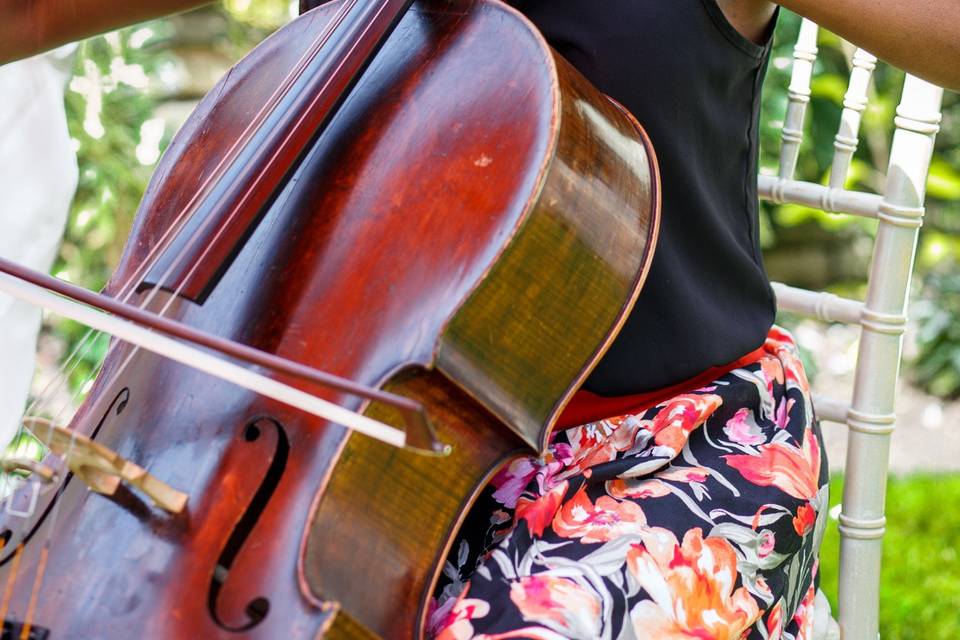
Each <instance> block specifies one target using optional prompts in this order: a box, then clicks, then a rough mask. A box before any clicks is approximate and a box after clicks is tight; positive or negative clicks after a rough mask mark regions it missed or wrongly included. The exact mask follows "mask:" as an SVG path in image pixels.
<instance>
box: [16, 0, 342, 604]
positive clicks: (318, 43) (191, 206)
mask: <svg viewBox="0 0 960 640" xmlns="http://www.w3.org/2000/svg"><path fill="white" fill-rule="evenodd" d="M355 4H356V0H350V1H348V2H345V3H344V4H343V5H342V6H341V8H340V9H339V10H338V12H337V13H336V14H335V15H334V17H333V19H332V20H331V21H330V22H329V23H328V24H327V25H326V26H325V28H324V30H323V31H322V32H321V33H320V34H319V35H318V36H317V37H316V38H315V39H314V41H313V43H312V44H311V46H310V47H308V48H307V50H306V51H305V52H304V54H302V55H301V57H300V59H299V60H298V62H297V65H295V68H294V70H293V71H291V72H290V73H288V74H287V76H286V77H285V79H284V82H282V83H281V84H280V86H279V87H278V88H277V90H275V91H274V94H273V95H272V96H271V99H270V100H268V101H266V103H265V104H264V106H263V107H262V108H261V110H260V111H259V112H258V113H257V115H256V116H255V117H254V118H253V119H252V120H251V123H250V124H249V125H248V126H247V128H246V129H245V130H244V132H243V134H242V135H241V136H239V137H238V139H237V141H236V142H235V143H234V144H233V145H232V146H231V147H230V149H228V151H227V152H226V153H225V154H224V156H223V158H221V160H220V161H219V163H218V164H217V166H216V167H215V168H214V170H213V171H211V173H210V174H209V175H208V177H207V178H206V180H205V181H204V183H203V184H202V185H201V187H200V188H199V189H197V190H196V191H195V192H194V196H193V197H192V198H191V200H190V201H189V202H188V204H187V205H186V206H185V207H184V208H183V209H182V210H181V212H180V213H179V214H178V215H177V216H176V218H175V220H174V222H173V224H171V225H170V226H169V227H168V228H167V230H166V231H165V232H164V233H163V234H162V235H161V237H160V239H159V240H158V241H157V242H156V244H154V246H153V247H151V249H150V251H149V252H148V255H147V257H146V258H145V259H144V260H143V261H142V262H141V264H140V266H138V267H137V268H136V269H135V270H134V272H133V273H132V274H131V275H130V276H129V277H128V278H127V280H126V282H125V283H124V284H122V285H121V286H120V292H121V293H120V295H119V296H118V297H119V298H121V299H122V300H123V301H124V302H128V301H129V300H130V298H131V297H132V296H133V294H134V293H135V290H136V286H137V282H138V281H139V280H140V278H141V277H142V275H143V274H145V273H146V272H147V270H148V269H149V268H150V267H152V266H153V264H154V263H155V262H156V259H157V254H158V253H159V251H160V250H161V248H163V247H165V245H166V244H167V239H168V238H169V237H171V234H172V233H173V231H174V229H176V231H177V232H179V231H180V230H181V229H182V227H183V226H185V222H186V220H187V216H188V215H189V214H190V213H192V212H195V209H196V207H195V204H196V202H197V199H198V197H199V195H200V194H202V193H204V192H205V191H206V190H207V188H208V186H209V185H210V184H211V182H212V181H213V179H214V178H217V177H220V174H221V173H222V170H223V167H224V166H225V165H226V164H227V163H228V161H232V160H233V159H234V158H235V157H236V156H237V155H239V154H238V153H237V152H235V150H236V149H237V148H238V146H239V144H240V142H241V141H243V142H245V143H246V142H247V141H246V140H244V138H245V137H247V138H249V137H250V136H251V135H252V134H249V133H248V132H250V131H252V130H254V128H255V127H256V128H259V127H260V126H261V125H262V123H263V121H264V120H265V119H266V112H267V111H268V110H269V109H273V108H275V107H276V102H278V101H279V99H280V94H281V92H283V93H284V94H285V93H286V92H287V91H289V90H290V85H292V83H293V82H294V81H295V80H296V78H297V77H299V76H300V75H301V74H302V68H303V67H305V66H306V64H307V63H308V62H309V60H313V59H314V58H315V57H316V55H317V54H318V53H319V51H320V49H321V48H322V46H323V45H324V44H325V43H326V42H327V41H328V40H329V38H330V36H331V35H332V33H333V30H334V29H335V27H336V26H338V25H339V24H340V23H341V22H342V21H343V18H344V17H345V16H346V14H347V13H348V12H349V10H350V9H352V7H353V6H354V5H355ZM271 101H272V102H273V103H274V104H271ZM235 212H236V210H234V212H231V214H230V217H228V222H229V221H230V220H232V217H233V215H235ZM213 217H214V216H208V217H207V218H205V219H204V220H202V221H201V224H200V225H199V226H200V229H198V233H197V235H200V232H201V231H202V230H204V228H205V227H206V226H208V225H210V224H212V223H213V220H212V219H213ZM221 231H222V227H221V230H219V231H218V232H217V234H216V235H215V239H216V238H219V235H220V232H221ZM198 241H199V240H198V239H197V237H196V236H194V237H193V238H191V239H190V241H188V242H187V243H185V244H186V246H185V247H184V250H183V251H181V252H180V253H179V254H178V255H177V256H176V257H175V259H174V260H173V261H172V263H171V267H170V268H168V270H167V271H166V272H165V273H164V275H163V276H162V277H161V282H163V281H164V280H166V279H168V278H169V277H170V275H171V273H172V271H173V268H174V266H176V265H177V263H178V262H182V260H184V259H185V256H186V253H187V251H189V249H190V248H191V246H190V243H191V242H198ZM203 255H206V251H205V252H204V254H203ZM191 273H192V270H191ZM159 291H160V286H159V285H158V286H157V287H156V288H154V289H152V290H151V291H150V292H149V293H148V294H147V295H146V296H144V298H145V299H144V300H143V301H142V303H140V304H139V305H138V306H139V307H140V308H141V309H146V308H147V307H148V306H149V305H150V304H151V303H152V301H153V300H154V299H155V298H156V296H157V295H159ZM181 292H182V285H181V287H178V290H177V291H176V292H175V293H174V295H173V296H171V297H170V299H169V300H168V301H167V302H166V303H165V304H164V306H163V308H162V309H161V311H160V312H159V314H160V315H161V316H162V315H164V314H165V313H166V312H167V311H168V310H169V308H170V306H172V304H173V303H174V302H175V301H176V297H177V296H178V295H179V293H181ZM137 351H138V347H136V346H134V347H133V348H132V349H131V352H130V353H129V354H128V355H127V357H126V358H125V359H124V361H123V363H122V364H121V365H120V366H119V367H118V368H117V369H116V372H115V374H114V375H113V376H112V377H111V379H110V381H109V382H108V383H106V384H105V388H111V387H112V386H113V385H114V384H115V383H116V382H117V381H118V380H119V378H120V376H121V375H122V373H123V372H124V370H125V369H126V368H127V366H128V364H129V362H130V361H131V359H132V357H133V355H134V354H135V353H136V352H137ZM71 431H72V432H73V434H72V435H75V433H76V428H74V429H71ZM75 441H76V438H75V437H72V438H71V442H70V444H69V446H68V447H67V450H66V453H65V455H64V456H63V457H64V459H69V456H70V455H71V453H72V451H73V448H74V443H75ZM63 475H64V476H66V474H63ZM61 482H63V481H62V480H61ZM62 502H63V500H62V499H57V498H56V497H55V498H54V506H53V514H52V520H51V524H50V526H49V527H48V529H47V534H46V539H45V541H44V547H43V550H42V553H47V551H48V549H49V545H50V542H51V540H52V539H53V534H54V532H55V529H56V527H55V524H56V521H57V519H58V514H59V511H60V507H61V504H62ZM21 549H22V544H21ZM18 552H19V550H18ZM45 571H46V563H45V562H44V563H41V565H38V568H37V574H36V576H35V579H34V591H37V589H38V585H39V584H40V583H41V582H42V579H43V575H44V573H45ZM11 586H12V585H11ZM35 597H36V596H31V602H32V603H33V602H35ZM28 613H30V614H31V615H32V610H31V611H30V612H28ZM2 619H3V617H2V616H0V620H2ZM27 622H28V623H29V619H28V621H27Z"/></svg>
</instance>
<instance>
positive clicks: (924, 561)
mask: <svg viewBox="0 0 960 640" xmlns="http://www.w3.org/2000/svg"><path fill="white" fill-rule="evenodd" d="M842 482H843V479H842V477H840V476H837V477H834V478H833V479H832V480H831V484H830V490H831V499H830V504H831V507H832V506H833V505H835V504H838V503H839V502H840V498H841V492H842ZM839 544H840V541H839V534H838V533H837V527H836V522H835V521H833V520H831V521H830V524H829V526H828V531H827V535H826V537H825V538H824V542H823V549H822V551H821V580H822V581H821V588H822V589H823V591H824V593H826V594H827V597H828V598H829V599H830V602H831V605H833V607H834V612H836V603H837V600H836V595H837V553H838V549H839ZM880 635H881V637H882V638H883V639H884V640H914V639H917V640H919V639H921V638H922V639H923V640H956V639H958V638H960V474H956V475H955V474H950V475H932V474H927V475H911V476H904V477H900V478H893V479H891V480H890V483H889V485H888V488H887V535H886V538H885V539H884V543H883V577H882V587H881V590H880Z"/></svg>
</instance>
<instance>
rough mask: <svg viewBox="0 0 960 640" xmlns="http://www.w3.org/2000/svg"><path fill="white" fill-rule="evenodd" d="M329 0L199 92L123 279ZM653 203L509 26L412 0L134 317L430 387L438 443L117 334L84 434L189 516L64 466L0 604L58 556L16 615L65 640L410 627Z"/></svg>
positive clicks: (644, 234) (5, 572)
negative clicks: (210, 371) (188, 262)
mask: <svg viewBox="0 0 960 640" xmlns="http://www.w3.org/2000/svg"><path fill="white" fill-rule="evenodd" d="M337 6H338V3H337V2H334V3H332V4H330V5H325V6H323V7H320V8H319V9H316V10H314V11H311V12H309V13H308V14H306V15H304V16H302V17H300V18H299V19H296V20H294V21H293V22H292V23H291V24H290V25H288V26H287V27H285V28H284V29H282V30H280V31H279V32H278V33H276V34H274V35H273V36H271V37H270V38H268V39H267V40H266V41H265V42H264V43H263V44H262V45H260V46H259V47H258V48H257V49H255V50H254V51H253V52H252V53H251V54H250V55H249V56H248V57H247V58H245V59H244V60H243V61H242V62H241V63H240V64H239V65H237V67H236V68H234V69H233V70H232V71H231V72H230V73H229V74H228V75H227V76H226V77H225V79H224V80H223V81H222V82H221V84H220V85H218V87H216V88H215V89H214V90H213V91H212V92H211V94H210V95H209V96H208V97H207V98H206V99H205V100H204V101H203V102H202V103H201V105H200V107H199V108H198V109H197V111H196V112H195V113H194V115H193V116H192V117H191V118H190V120H189V121H188V122H187V124H186V125H185V126H184V128H183V129H182V130H181V132H180V133H179V134H178V136H177V138H176V139H175V140H174V142H173V143H172V145H171V147H170V149H169V150H168V151H167V153H166V154H165V156H164V158H163V160H162V161H161V164H160V167H159V168H158V170H157V172H156V175H155V177H154V179H153V181H152V182H151V184H150V187H149V189H148V192H147V195H146V196H145V198H144V201H143V204H142V206H141V210H140V213H139V214H138V217H137V220H136V223H135V226H134V230H133V233H132V235H131V239H130V242H129V243H128V246H127V250H126V253H125V255H124V258H123V261H122V263H121V266H120V268H119V269H118V271H117V273H116V275H115V277H114V279H113V281H112V282H111V285H110V286H109V290H110V291H112V292H117V291H119V290H120V289H121V286H122V285H123V284H124V283H126V281H127V279H128V278H129V277H130V274H132V273H134V271H135V269H136V267H137V266H138V265H139V264H140V263H141V262H142V261H143V260H144V258H145V256H147V255H148V253H149V252H150V250H151V249H152V248H153V247H154V246H155V245H156V244H157V243H158V242H159V241H160V240H159V239H160V238H161V237H162V234H163V233H164V231H165V230H166V229H167V228H168V227H169V225H170V224H171V222H172V220H174V219H175V217H176V214H177V212H178V211H180V210H181V209H182V208H183V207H184V206H185V205H186V204H187V202H188V201H189V200H190V198H191V197H192V196H193V195H195V194H196V192H197V190H198V189H199V188H201V185H203V184H204V181H205V178H206V177H207V176H208V175H209V174H210V173H211V172H212V171H214V168H215V167H216V166H217V163H218V162H219V161H220V159H221V158H222V157H223V155H224V153H225V152H226V150H227V149H228V148H229V146H230V144H231V143H232V142H233V140H235V139H236V137H237V136H238V135H239V133H240V132H241V131H242V130H243V129H244V128H245V126H246V124H247V123H248V121H249V119H250V118H251V117H252V114H253V113H254V112H255V106H256V105H258V104H260V103H262V102H263V101H264V100H265V99H266V98H267V97H268V96H269V95H270V93H271V92H272V90H273V87H274V83H275V82H276V81H277V80H278V78H282V77H283V76H284V74H285V73H286V72H287V69H288V68H289V67H290V66H291V65H292V64H293V63H294V62H295V61H296V59H297V56H298V54H299V52H300V51H299V49H298V43H302V42H303V41H304V40H305V39H308V38H310V36H311V34H315V33H317V32H318V30H319V29H321V28H322V27H323V25H324V24H325V22H326V21H327V20H329V17H330V15H332V12H333V11H335V9H336V7H337ZM658 211H659V210H658V187H657V177H656V167H655V163H654V159H653V154H652V151H651V150H650V148H649V144H648V142H647V141H646V139H645V137H644V135H643V134H642V131H641V130H640V129H639V127H638V125H637V124H636V123H635V122H634V121H633V120H632V119H631V118H630V117H629V115H627V114H626V113H625V112H624V111H623V110H622V109H620V108H619V107H617V106H616V105H615V104H613V103H612V102H611V101H609V100H607V99H606V98H605V97H603V96H602V95H601V94H599V93H598V92H597V91H596V90H595V89H593V88H592V87H591V86H590V85H589V84H588V83H587V82H586V81H585V80H584V79H583V78H582V77H581V76H580V75H579V74H578V73H577V72H576V71H574V70H573V69H572V68H571V67H570V66H569V65H567V64H566V63H565V62H564V61H563V60H561V59H559V58H558V57H557V56H556V55H555V54H554V53H553V52H552V51H551V50H550V49H549V48H548V47H547V46H546V45H545V44H544V42H543V40H542V39H541V38H540V36H539V35H538V34H537V33H536V32H535V30H534V29H533V28H532V26H531V25H530V24H529V23H528V22H527V21H526V20H524V19H523V18H522V17H521V16H520V15H519V14H517V13H516V12H515V11H513V10H512V9H509V8H507V7H506V6H504V5H502V4H500V3H499V2H496V1H483V2H429V1H428V2H423V3H418V4H415V5H414V7H413V9H412V10H411V11H409V12H408V13H407V15H406V16H405V17H404V18H403V20H402V22H401V23H400V25H399V26H398V27H397V30H396V31H395V32H394V33H393V35H392V36H391V37H390V39H389V40H388V42H387V44H386V46H385V47H384V49H383V50H382V51H381V52H380V53H379V54H378V56H377V57H376V59H375V60H374V61H373V63H372V64H371V65H370V67H369V68H368V70H367V72H366V74H365V75H364V77H363V78H362V80H361V81H360V83H359V84H358V86H357V87H356V88H355V89H354V91H353V92H352V93H351V95H350V97H349V98H348V99H347V101H346V103H345V104H344V106H343V108H342V109H341V111H340V112H339V113H338V114H337V116H336V117H335V118H334V120H333V121H332V123H331V125H330V127H329V129H328V130H327V131H326V132H325V133H324V134H323V135H322V137H321V138H320V139H319V141H318V142H317V143H316V144H315V145H314V147H313V148H312V150H311V151H310V152H309V154H308V156H307V157H306V159H305V160H304V161H303V162H302V164H301V165H300V168H299V169H298V170H297V172H296V174H295V176H294V178H293V179H292V180H291V182H290V183H289V184H288V185H287V186H286V187H285V189H284V190H283V192H282V194H281V195H280V197H279V198H277V199H276V201H275V202H274V204H273V205H272V207H271V208H270V210H269V211H268V212H267V214H266V215H265V217H264V218H263V221H262V222H261V223H260V224H259V226H257V228H256V230H255V231H254V232H253V234H252V236H251V237H250V238H249V240H248V241H247V242H246V243H245V245H244V246H243V248H242V250H241V251H240V253H239V254H238V255H237V257H236V259H235V260H234V261H233V263H232V264H231V265H230V267H229V268H228V269H227V270H226V271H225V272H224V274H223V275H222V277H221V278H220V279H219V280H218V281H217V283H216V285H215V286H214V287H213V288H212V290H210V292H209V295H208V296H207V297H206V298H205V300H204V302H203V304H202V305H198V304H195V303H194V302H191V301H188V300H186V299H176V298H174V299H171V295H172V294H170V293H167V292H164V293H161V294H158V295H157V296H156V297H154V298H153V300H152V302H151V305H150V306H151V308H154V309H160V308H162V307H163V306H164V305H165V304H166V303H167V301H170V303H171V308H170V310H169V312H168V313H169V314H170V315H172V316H173V317H176V318H178V319H180V320H182V321H184V322H186V323H189V324H190V325H192V326H195V327H197V328H200V329H203V330H206V331H209V332H212V333H215V334H217V335H220V336H225V337H229V338H231V339H234V340H238V341H240V342H244V343H247V344H250V345H253V346H255V347H257V348H260V349H264V350H267V351H270V352H272V353H276V354H279V355H281V356H284V357H288V358H290V359H293V360H296V361H299V362H303V363H306V364H308V365H310V366H314V367H317V368H320V369H323V370H325V371H329V372H331V373H334V374H337V375H341V376H344V377H348V378H350V379H353V380H356V381H359V382H362V383H365V384H368V385H372V386H385V387H386V388H389V389H391V390H393V391H396V392H399V393H402V394H405V395H409V396H411V397H414V398H417V399H418V400H420V401H421V402H422V403H423V404H424V405H425V406H426V407H427V409H428V412H429V413H430V416H431V418H432V420H433V421H434V422H435V424H436V426H437V429H438V432H439V434H440V437H441V438H442V439H443V440H444V441H446V442H448V443H450V444H451V445H453V453H452V454H451V455H450V456H448V457H444V458H431V457H423V456H420V455H417V454H415V453H412V452H409V451H402V450H396V449H391V448H389V447H387V446H385V445H382V444H381V443H379V442H376V441H373V440H370V439H368V438H364V437H362V436H357V435H351V434H350V433H349V432H347V430H345V429H343V428H342V427H339V426H336V425H332V424H328V423H324V422H323V421H322V420H319V419H316V418H312V417H309V416H304V415H301V414H299V413H297V412H295V411H293V410H291V409H289V408H287V407H286V406H283V405H280V404H279V403H276V402H273V401H270V400H265V399H263V398H261V397H258V396H256V395H254V394H251V393H248V392H246V391H243V390H241V389H237V388H234V387H232V386H231V385H229V384H227V383H223V382H219V381H216V380H213V379H210V378H209V377H207V376H204V375H202V374H199V373H196V372H193V371H191V370H188V369H186V368H184V367H182V366H179V365H174V364H172V363H169V362H166V361H163V360H162V359H159V358H157V357H155V356H153V355H150V354H147V353H140V352H137V353H135V354H134V355H133V356H132V358H131V359H130V364H129V365H128V366H127V367H126V368H125V369H123V371H122V372H121V373H120V375H119V377H118V378H115V376H114V374H116V373H117V372H118V370H119V367H120V363H121V362H123V360H124V359H125V358H126V356H127V355H128V354H130V350H129V349H128V348H127V347H124V346H120V347H117V348H115V349H114V350H113V352H112V353H111V354H110V355H109V356H108V361H107V363H106V364H105V366H104V371H103V373H102V374H101V376H100V377H99V379H98V382H97V384H96V385H95V387H94V390H93V391H92V392H91V396H90V400H88V402H87V403H86V404H85V405H84V406H83V407H82V408H81V411H80V412H79V414H78V416H77V417H76V418H75V419H74V422H73V425H72V426H73V427H75V428H77V429H79V430H80V431H81V432H83V433H85V434H93V435H95V439H96V440H97V441H98V442H100V443H101V444H104V445H106V446H108V447H111V448H113V449H115V450H117V451H118V452H119V453H120V454H121V455H123V456H125V457H128V458H129V459H131V460H133V461H135V462H136V463H138V464H140V465H141V466H143V467H145V468H147V469H148V470H149V471H150V472H151V473H153V474H154V475H156V476H157V477H159V478H161V479H163V480H164V481H166V482H168V483H169V484H171V485H172V486H174V487H176V488H177V489H179V490H182V491H185V492H187V493H188V494H189V495H190V501H189V502H188V505H187V509H186V512H185V513H183V514H180V515H175V516H171V515H168V514H165V513H163V512H160V511H159V510H156V509H154V508H152V507H151V506H149V505H148V504H147V503H145V502H144V501H142V500H141V499H140V497H139V496H137V495H135V494H133V493H131V492H129V491H125V492H121V493H120V494H119V495H118V496H115V497H113V498H106V497H103V496H99V495H93V494H90V493H89V492H88V491H87V490H86V489H85V488H84V487H83V486H81V485H80V483H79V482H77V481H71V482H69V483H68V484H67V486H66V488H65V490H64V491H63V493H62V495H60V496H59V498H58V499H57V500H56V502H55V503H53V502H51V500H50V499H49V496H47V497H46V498H45V499H44V500H42V501H41V505H40V508H39V509H38V511H37V514H36V516H35V517H34V518H32V519H30V520H29V521H27V522H24V521H23V520H22V519H17V518H14V517H12V516H9V515H3V516H0V518H2V521H0V522H2V525H3V526H4V527H7V528H9V529H10V531H11V534H10V540H9V542H8V543H7V545H6V546H5V547H4V549H3V550H2V556H0V563H2V565H0V585H7V584H9V585H10V587H9V593H10V596H9V597H10V600H9V608H8V611H7V613H6V615H7V617H8V618H10V619H14V620H22V619H23V618H24V617H25V616H26V614H27V609H28V606H29V601H30V595H31V592H32V590H33V578H34V576H35V575H36V574H37V568H38V566H39V564H40V563H41V562H42V559H43V557H44V556H45V555H46V557H47V559H46V570H45V573H44V575H43V580H42V585H41V587H42V588H41V589H40V590H39V596H38V598H37V600H36V606H35V611H34V613H33V617H32V621H33V622H34V623H35V624H37V625H40V626H42V627H44V628H47V629H50V630H51V634H52V635H51V637H52V638H54V639H57V640H58V639H59V638H72V637H91V638H93V637H96V638H114V637H116V638H129V637H131V636H132V635H133V636H137V637H141V638H230V637H244V638H247V637H249V638H270V639H274V638H313V637H319V636H323V635H326V636H328V637H366V636H376V635H379V636H383V637H389V638H408V637H414V636H416V635H417V634H419V633H420V632H421V631H422V618H423V613H424V607H425V602H426V598H427V597H428V595H429V593H430V592H431V590H432V587H433V584H434V583H435V580H436V576H437V573H438V571H439V564H440V562H441V561H442V559H443V557H444V555H445V553H446V551H447V549H448V548H449V546H450V544H451V542H450V541H451V538H452V536H453V535H454V533H455V530H456V527H457V525H458V523H459V522H460V521H461V519H462V516H463V513H464V511H465V509H466V508H467V507H468V506H469V504H470V502H471V501H472V499H473V497H474V495H475V494H476V492H477V490H478V488H479V487H480V486H482V484H483V483H484V481H485V480H486V479H487V478H488V477H489V476H490V475H491V474H492V473H493V472H494V471H495V469H496V468H497V467H498V465H500V464H502V463H503V462H504V461H505V460H508V459H509V458H510V457H512V456H514V455H517V454H518V453H521V452H530V451H534V450H537V449H539V448H541V447H542V446H543V445H544V443H545V441H546V438H547V437H548V435H549V431H550V428H551V425H552V422H553V420H554V419H555V418H556V416H557V415H558V413H559V412H560V411H561V410H562V408H563V406H564V404H565V403H566V401H567V400H568V399H569V397H570V395H571V394H572V393H573V391H574V390H575V388H576V387H577V385H578V384H579V383H580V381H582V379H583V378H584V377H585V376H586V374H587V373H588V372H589V370H590V368H591V367H592V365H593V364H594V363H595V361H596V360H597V359H598V358H599V356H600V355H601V354H602V352H603V351H604V350H605V348H606V346H607V345H608V344H609V342H610V341H611V340H612V338H613V336H614V334H615V333H616V330H617V328H618V327H619V325H620V323H621V322H622V321H623V319H624V317H625V315H626V313H627V312H628V311H629V309H630V307H631V306H632V304H633V301H634V299H635V297H636V294H637V292H638V291H639V288H640V286H641V284H642V282H643V280H644V278H645V276H646V271H647V269H648V267H649V263H650V258H651V255H652V251H653V246H654V240H655V236H656V227H657V219H658V215H659V214H658ZM149 294H150V292H149V291H141V292H140V293H139V294H138V295H139V299H140V300H145V299H146V298H145V296H147V295H149ZM311 390H312V391H315V392H316V393H317V394H318V395H321V396H322V397H325V398H328V399H332V400H335V401H337V402H339V403H341V404H343V405H345V406H349V407H353V408H357V409H364V408H365V409H366V411H367V412H368V413H370V414H372V415H376V416H379V417H381V418H383V419H387V420H390V419H392V417H391V414H390V412H389V411H388V410H386V409H383V408H380V407H377V406H370V407H363V406H362V404H361V402H360V401H359V400H357V399H355V398H351V397H347V396H342V395H338V394H335V393H332V392H328V391H324V390H322V389H311ZM23 499H24V497H23V496H18V498H17V500H18V501H22V500H23ZM18 504H19V502H18ZM0 533H2V531H0ZM46 540H50V546H49V551H43V545H44V542H45V541H46ZM24 541H25V543H24V544H23V546H22V547H20V544H21V543H23V542H24ZM18 547H19V548H22V552H21V553H20V557H19V559H18V560H17V563H16V565H17V572H16V575H13V567H14V562H13V556H14V555H15V553H16V552H15V550H16V549H17V548H18ZM218 565H219V567H220V568H219V569H218Z"/></svg>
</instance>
